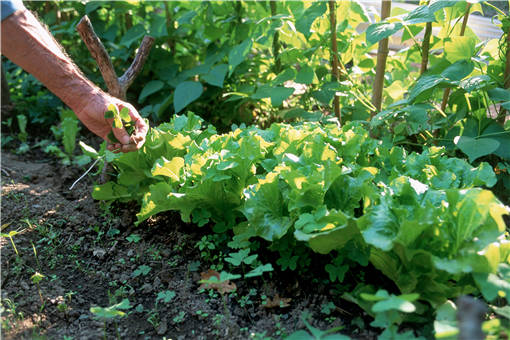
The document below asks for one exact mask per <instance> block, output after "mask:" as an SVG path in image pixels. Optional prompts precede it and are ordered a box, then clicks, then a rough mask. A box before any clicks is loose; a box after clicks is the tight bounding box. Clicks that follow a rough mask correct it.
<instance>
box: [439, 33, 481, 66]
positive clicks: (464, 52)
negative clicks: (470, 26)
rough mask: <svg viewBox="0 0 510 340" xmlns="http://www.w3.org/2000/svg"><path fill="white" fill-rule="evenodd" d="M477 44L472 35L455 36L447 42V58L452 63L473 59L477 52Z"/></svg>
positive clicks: (445, 48) (445, 49)
mask: <svg viewBox="0 0 510 340" xmlns="http://www.w3.org/2000/svg"><path fill="white" fill-rule="evenodd" d="M475 45H476V41H475V39H474V38H472V37H464V36H463V37H454V38H453V39H452V40H451V41H447V42H445V47H444V51H445V53H446V59H447V60H448V61H449V62H451V63H454V62H456V61H458V60H471V57H472V56H473V55H474V54H475Z"/></svg>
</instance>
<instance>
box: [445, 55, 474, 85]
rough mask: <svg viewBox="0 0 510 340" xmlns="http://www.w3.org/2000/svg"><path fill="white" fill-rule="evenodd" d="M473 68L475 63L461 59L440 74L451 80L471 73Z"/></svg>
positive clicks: (462, 77)
mask: <svg viewBox="0 0 510 340" xmlns="http://www.w3.org/2000/svg"><path fill="white" fill-rule="evenodd" d="M474 68H475V65H474V64H473V63H472V62H471V61H469V60H466V59H462V60H458V61H456V62H455V63H453V64H452V65H450V66H448V67H447V68H446V70H444V71H443V72H441V76H443V77H445V78H448V79H450V80H453V81H455V80H462V79H464V78H465V77H467V76H468V75H469V74H471V72H473V69H474Z"/></svg>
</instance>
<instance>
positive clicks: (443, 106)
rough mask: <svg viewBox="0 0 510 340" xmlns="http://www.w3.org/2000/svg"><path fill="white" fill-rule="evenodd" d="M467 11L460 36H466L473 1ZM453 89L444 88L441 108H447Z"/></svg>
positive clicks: (468, 4) (468, 5)
mask: <svg viewBox="0 0 510 340" xmlns="http://www.w3.org/2000/svg"><path fill="white" fill-rule="evenodd" d="M466 6H467V7H466V13H465V14H464V20H462V26H461V28H460V36H461V37H462V36H464V33H465V32H466V26H467V22H468V19H469V12H470V10H471V3H470V2H468V3H467V5H466ZM450 91H451V89H450V88H449V87H447V88H445V89H444V93H443V101H442V102H441V110H443V111H444V110H445V109H446V105H447V104H448V97H449V96H450Z"/></svg>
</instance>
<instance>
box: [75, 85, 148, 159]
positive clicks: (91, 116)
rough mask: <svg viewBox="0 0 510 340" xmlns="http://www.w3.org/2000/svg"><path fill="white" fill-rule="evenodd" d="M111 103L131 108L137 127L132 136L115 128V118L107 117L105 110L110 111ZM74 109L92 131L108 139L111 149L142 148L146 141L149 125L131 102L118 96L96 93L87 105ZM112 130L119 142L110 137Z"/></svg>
mask: <svg viewBox="0 0 510 340" xmlns="http://www.w3.org/2000/svg"><path fill="white" fill-rule="evenodd" d="M109 104H114V105H116V106H117V107H118V109H119V110H121V109H122V108H124V107H125V108H127V109H129V115H130V117H131V119H132V121H133V123H134V127H135V129H134V132H133V134H132V135H131V136H130V135H129V134H128V133H127V132H126V130H125V129H124V128H113V127H112V123H113V118H110V119H106V118H105V112H106V111H108V105H109ZM74 111H75V113H76V115H77V116H78V119H80V120H81V122H82V123H83V124H84V125H85V126H86V127H87V128H88V129H89V130H90V131H92V132H93V133H95V134H96V135H98V136H99V137H101V138H103V139H105V140H106V141H107V143H108V146H107V148H108V150H110V151H114V152H130V151H135V150H138V149H140V148H141V147H142V146H143V144H144V143H145V137H146V135H147V131H148V129H149V127H148V126H147V124H146V123H145V121H144V120H143V118H142V117H141V116H140V114H139V113H138V111H136V109H135V108H134V107H133V106H132V105H131V104H129V103H126V102H124V101H122V100H120V99H118V98H115V97H112V96H110V95H108V94H105V93H103V92H100V93H97V94H95V95H94V96H93V98H92V99H91V100H90V101H89V102H88V104H87V105H86V106H85V107H83V108H81V109H78V110H77V109H75V110H74ZM110 131H112V132H113V134H114V136H115V137H116V138H117V140H118V142H113V141H111V140H109V139H108V134H109V133H110Z"/></svg>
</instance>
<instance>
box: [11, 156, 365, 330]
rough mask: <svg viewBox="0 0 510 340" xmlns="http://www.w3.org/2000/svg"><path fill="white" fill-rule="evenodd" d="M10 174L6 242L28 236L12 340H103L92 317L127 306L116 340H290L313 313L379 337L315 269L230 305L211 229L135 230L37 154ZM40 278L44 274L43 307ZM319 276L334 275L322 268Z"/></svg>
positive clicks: (247, 286)
mask: <svg viewBox="0 0 510 340" xmlns="http://www.w3.org/2000/svg"><path fill="white" fill-rule="evenodd" d="M2 169H3V172H4V173H3V176H2V177H3V186H2V219H3V221H4V222H5V221H12V223H11V224H10V225H8V226H7V227H5V229H3V232H4V233H7V232H8V231H12V230H17V231H19V234H17V235H15V236H13V241H14V244H15V246H16V249H17V251H18V254H16V253H15V250H14V248H13V246H12V244H11V243H10V242H9V239H8V238H3V239H2V244H1V251H2V301H3V308H4V311H3V313H2V323H3V335H4V337H5V339H33V338H35V337H36V336H43V337H47V338H48V339H71V338H72V339H97V338H100V337H102V336H103V332H104V324H103V322H102V321H101V320H99V319H96V318H95V317H94V315H93V314H92V313H91V312H90V307H93V306H102V307H106V306H110V305H112V304H113V302H120V301H121V300H122V299H124V298H127V299H129V301H130V305H131V306H132V308H130V309H129V310H126V311H125V312H127V316H125V317H122V318H118V319H117V320H116V323H115V322H113V321H112V322H108V323H107V324H106V332H107V334H108V337H109V338H111V337H115V336H116V326H117V327H118V332H119V334H120V337H121V338H140V339H143V338H149V339H152V338H158V339H160V338H163V337H166V338H172V339H191V338H195V339H210V338H227V337H228V338H231V339H247V338H250V337H251V338H255V339H264V338H266V336H272V337H275V338H280V337H283V336H284V335H286V334H290V333H292V332H294V331H296V330H297V329H303V328H305V325H304V323H303V321H302V316H303V313H305V315H306V313H308V314H309V315H310V322H311V324H312V325H313V326H315V327H318V328H321V329H327V328H332V327H336V326H344V327H345V328H344V331H343V332H346V331H347V332H349V333H350V334H349V335H351V336H353V337H354V338H360V339H370V338H373V337H374V334H375V333H372V332H371V331H369V330H364V331H362V332H360V331H358V330H356V329H355V328H356V325H357V326H362V325H363V323H364V322H365V321H364V315H363V312H362V311H361V310H360V309H359V308H357V307H356V306H355V305H353V304H350V303H348V302H347V301H342V300H338V299H336V298H335V292H334V290H332V291H330V289H331V288H333V287H332V286H328V285H324V284H323V283H320V282H319V280H313V277H312V275H314V270H313V268H310V269H311V270H310V273H309V274H310V276H311V277H300V276H298V275H297V274H295V273H291V274H288V272H284V273H280V272H273V273H272V275H271V277H270V278H269V277H265V278H264V279H262V278H257V279H253V280H243V281H239V282H238V281H236V284H237V289H236V292H235V293H229V294H225V296H224V297H222V296H221V294H219V293H218V292H217V291H215V290H203V289H202V290H201V289H200V283H199V282H198V281H199V280H200V279H201V276H200V273H201V272H204V271H207V270H209V269H210V267H209V266H208V263H207V259H204V258H203V256H202V255H201V252H200V250H199V249H198V247H197V246H196V245H197V244H198V243H199V242H200V240H201V239H202V238H203V237H204V236H206V235H207V231H208V230H207V229H199V228H197V227H196V226H194V225H188V224H185V223H183V222H181V221H180V218H179V216H178V215H177V214H174V213H168V214H164V215H162V216H159V217H157V218H154V219H151V220H149V221H148V222H146V223H145V224H144V225H142V226H140V227H134V226H133V221H134V218H135V211H136V208H134V207H130V206H127V205H123V206H116V207H112V208H111V209H107V210H104V209H103V208H101V207H100V204H99V203H98V202H95V201H94V200H93V199H92V198H91V196H90V192H91V189H92V181H91V180H88V179H86V180H84V181H83V182H80V183H79V185H77V186H76V188H74V189H73V190H72V191H69V186H70V185H71V184H72V183H73V182H74V180H75V179H76V178H77V177H79V175H80V174H81V171H82V170H80V169H77V168H74V167H69V166H63V165H61V164H58V163H56V162H55V161H53V160H49V159H47V158H45V160H44V161H41V158H40V157H37V156H36V155H34V154H25V155H23V156H20V155H15V154H11V153H9V152H4V153H3V155H2ZM2 228H4V227H2ZM33 247H35V251H34V248H33ZM147 268H150V269H147ZM137 270H139V271H138V272H137ZM144 270H148V273H147V274H146V275H144V273H145V271H144ZM35 272H39V273H40V274H42V275H44V278H43V280H42V281H41V282H40V292H41V296H42V301H41V296H39V292H38V288H37V285H36V284H34V283H33V280H32V279H31V277H32V275H33V274H34V273H35ZM317 272H320V274H319V273H317V274H318V276H319V277H320V275H323V273H322V272H323V269H322V268H318V270H317ZM134 273H141V274H139V275H138V276H134V275H135V274H134ZM158 294H159V296H161V297H162V298H160V299H159V300H158V303H157V306H155V305H156V300H157V299H158ZM174 294H175V295H174ZM276 296H279V297H281V298H282V299H281V302H285V303H284V304H283V305H282V306H285V307H283V308H280V307H274V308H267V307H264V305H267V303H268V302H269V303H273V302H275V301H277V302H278V298H277V300H274V299H275V297H276ZM165 299H166V300H165ZM268 299H269V300H268ZM286 299H289V300H286ZM165 301H168V302H165ZM224 303H225V304H224ZM362 328H363V327H362Z"/></svg>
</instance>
